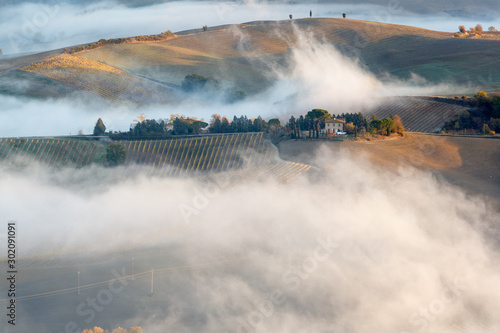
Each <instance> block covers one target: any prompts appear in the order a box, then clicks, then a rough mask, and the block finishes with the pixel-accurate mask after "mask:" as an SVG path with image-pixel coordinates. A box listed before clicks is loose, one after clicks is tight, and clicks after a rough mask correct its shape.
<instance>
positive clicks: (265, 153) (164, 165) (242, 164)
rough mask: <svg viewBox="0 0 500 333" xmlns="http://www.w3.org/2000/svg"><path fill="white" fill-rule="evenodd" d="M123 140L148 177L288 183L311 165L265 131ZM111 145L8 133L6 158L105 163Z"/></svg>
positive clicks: (21, 162)
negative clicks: (282, 154) (285, 152)
mask: <svg viewBox="0 0 500 333" xmlns="http://www.w3.org/2000/svg"><path fill="white" fill-rule="evenodd" d="M119 143H120V144H122V145H123V146H124V147H125V149H126V151H127V159H126V162H125V163H126V165H127V166H130V167H132V168H133V170H134V172H138V173H143V174H146V175H148V176H156V177H179V176H189V177H192V176H193V175H196V177H198V178H199V179H200V180H203V177H205V176H204V174H207V172H209V173H210V174H211V175H213V174H214V173H215V174H216V173H218V172H226V174H225V175H226V176H227V175H229V176H230V177H231V179H233V178H234V179H233V181H232V183H233V182H234V184H239V183H241V182H245V181H250V180H255V179H259V178H263V177H271V178H273V179H275V180H276V181H277V182H279V183H288V182H291V181H293V180H294V179H295V178H296V177H298V176H299V175H301V174H302V173H304V172H307V171H309V169H310V166H309V165H306V164H301V163H293V162H286V161H281V160H280V159H279V157H278V155H277V150H276V148H275V147H274V146H273V145H272V144H271V143H270V142H269V141H268V140H265V139H264V138H263V133H262V132H261V133H238V134H220V135H208V136H199V137H188V138H175V139H170V140H145V141H121V142H119ZM105 149H106V143H103V142H97V141H87V140H79V139H67V138H60V139H56V138H2V139H0V160H2V161H4V162H6V163H8V164H10V165H14V166H16V167H26V166H30V165H33V164H34V163H38V164H41V165H43V166H47V167H76V168H81V167H85V166H89V165H91V164H92V163H98V164H102V163H103V161H104V154H105ZM227 172H228V173H227Z"/></svg>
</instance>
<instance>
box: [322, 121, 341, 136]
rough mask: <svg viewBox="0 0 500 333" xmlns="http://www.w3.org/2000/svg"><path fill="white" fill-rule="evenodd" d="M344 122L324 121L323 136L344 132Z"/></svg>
mask: <svg viewBox="0 0 500 333" xmlns="http://www.w3.org/2000/svg"><path fill="white" fill-rule="evenodd" d="M344 126H345V121H344V120H341V119H337V118H328V119H325V134H333V133H335V134H337V133H338V132H344Z"/></svg>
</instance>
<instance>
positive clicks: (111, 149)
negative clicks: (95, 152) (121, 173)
mask: <svg viewBox="0 0 500 333" xmlns="http://www.w3.org/2000/svg"><path fill="white" fill-rule="evenodd" d="M126 158H127V151H126V150H125V147H124V146H123V145H121V144H119V143H110V144H109V145H108V147H107V148H106V162H107V164H108V165H109V166H117V165H121V164H123V163H125V159H126Z"/></svg>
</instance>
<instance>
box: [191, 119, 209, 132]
mask: <svg viewBox="0 0 500 333" xmlns="http://www.w3.org/2000/svg"><path fill="white" fill-rule="evenodd" d="M207 126H208V124H207V123H205V122H203V121H200V120H195V121H193V122H192V123H191V124H189V125H188V131H189V132H190V133H193V134H200V132H201V129H202V128H205V127H207Z"/></svg>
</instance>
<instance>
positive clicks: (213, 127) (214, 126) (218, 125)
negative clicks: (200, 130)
mask: <svg viewBox="0 0 500 333" xmlns="http://www.w3.org/2000/svg"><path fill="white" fill-rule="evenodd" d="M212 119H213V120H212V122H211V124H210V127H209V129H208V130H209V131H210V133H222V122H221V120H220V116H219V115H218V114H214V115H212Z"/></svg>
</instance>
